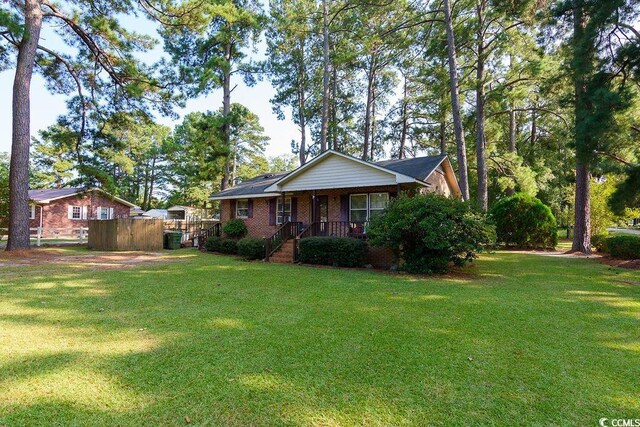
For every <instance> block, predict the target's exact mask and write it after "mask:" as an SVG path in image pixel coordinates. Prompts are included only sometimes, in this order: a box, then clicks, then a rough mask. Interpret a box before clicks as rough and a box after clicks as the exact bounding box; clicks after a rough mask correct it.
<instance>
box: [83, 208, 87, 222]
mask: <svg viewBox="0 0 640 427" xmlns="http://www.w3.org/2000/svg"><path fill="white" fill-rule="evenodd" d="M82 219H87V207H86V206H83V207H82Z"/></svg>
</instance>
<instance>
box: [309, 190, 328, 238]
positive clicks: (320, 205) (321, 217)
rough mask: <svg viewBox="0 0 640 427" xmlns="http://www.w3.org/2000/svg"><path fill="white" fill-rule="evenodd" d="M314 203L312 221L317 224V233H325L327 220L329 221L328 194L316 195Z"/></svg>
mask: <svg viewBox="0 0 640 427" xmlns="http://www.w3.org/2000/svg"><path fill="white" fill-rule="evenodd" d="M315 201H316V203H315V205H314V212H313V222H317V223H319V224H318V235H321V236H322V235H325V234H326V233H327V222H328V221H329V196H316V199H315Z"/></svg>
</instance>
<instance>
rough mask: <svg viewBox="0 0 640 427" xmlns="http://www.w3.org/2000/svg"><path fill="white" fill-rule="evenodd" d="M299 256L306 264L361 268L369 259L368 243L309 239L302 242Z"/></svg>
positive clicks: (317, 238)
mask: <svg viewBox="0 0 640 427" xmlns="http://www.w3.org/2000/svg"><path fill="white" fill-rule="evenodd" d="M298 256H299V258H298V259H299V261H300V262H303V263H306V264H320V265H333V266H336V267H361V266H363V265H364V264H365V260H366V258H367V243H366V242H365V241H364V240H358V239H352V238H349V237H308V238H306V239H302V240H300V253H299V255H298Z"/></svg>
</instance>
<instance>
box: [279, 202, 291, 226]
mask: <svg viewBox="0 0 640 427" xmlns="http://www.w3.org/2000/svg"><path fill="white" fill-rule="evenodd" d="M287 221H291V198H290V197H287V198H286V199H284V221H283V216H282V198H281V197H278V199H277V201H276V224H278V225H279V224H284V223H285V222H287Z"/></svg>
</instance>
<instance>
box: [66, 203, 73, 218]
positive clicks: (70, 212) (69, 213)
mask: <svg viewBox="0 0 640 427" xmlns="http://www.w3.org/2000/svg"><path fill="white" fill-rule="evenodd" d="M67 218H68V219H73V206H71V205H69V206H67Z"/></svg>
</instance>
